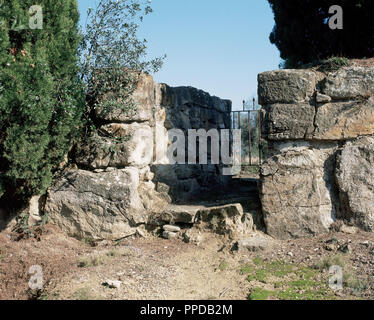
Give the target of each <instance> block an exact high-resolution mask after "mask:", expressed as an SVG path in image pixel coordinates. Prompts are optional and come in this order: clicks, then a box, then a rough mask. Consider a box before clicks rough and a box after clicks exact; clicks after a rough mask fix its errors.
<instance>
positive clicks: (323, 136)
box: [312, 97, 374, 140]
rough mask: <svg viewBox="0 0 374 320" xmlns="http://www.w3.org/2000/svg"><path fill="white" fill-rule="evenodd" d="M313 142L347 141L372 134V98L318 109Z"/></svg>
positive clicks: (373, 117) (373, 128)
mask: <svg viewBox="0 0 374 320" xmlns="http://www.w3.org/2000/svg"><path fill="white" fill-rule="evenodd" d="M315 126H316V130H315V132H314V133H313V136H312V139H314V140H348V139H354V138H357V137H359V136H362V135H371V134H374V98H373V97H371V98H369V99H367V100H364V101H350V102H337V103H328V104H325V105H323V106H321V107H318V111H317V114H316V118H315Z"/></svg>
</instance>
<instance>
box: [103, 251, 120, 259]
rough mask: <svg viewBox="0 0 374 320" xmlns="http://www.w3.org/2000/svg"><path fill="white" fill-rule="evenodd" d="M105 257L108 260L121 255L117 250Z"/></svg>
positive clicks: (109, 252)
mask: <svg viewBox="0 0 374 320" xmlns="http://www.w3.org/2000/svg"><path fill="white" fill-rule="evenodd" d="M106 255H107V256H108V257H110V258H116V257H119V256H120V255H121V253H120V252H119V251H118V250H110V251H108V252H107V253H106Z"/></svg>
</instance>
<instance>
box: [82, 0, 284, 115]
mask: <svg viewBox="0 0 374 320" xmlns="http://www.w3.org/2000/svg"><path fill="white" fill-rule="evenodd" d="M78 2H79V10H80V12H81V20H82V21H84V19H85V12H86V10H87V8H88V7H89V6H91V7H94V6H95V0H78ZM151 6H152V8H153V10H154V12H153V13H152V14H150V15H148V16H147V17H146V18H145V19H144V22H143V23H142V25H141V27H140V30H139V37H140V38H145V39H147V41H148V53H149V55H150V57H156V56H161V55H163V54H166V55H167V58H166V60H165V64H164V66H163V68H162V70H160V71H159V72H158V73H157V74H155V75H154V78H155V80H156V81H157V82H163V83H167V84H168V85H170V86H193V87H196V88H199V89H202V90H204V91H207V92H209V93H210V94H212V95H216V96H218V97H220V98H225V99H230V100H232V101H233V107H234V109H237V108H238V107H239V108H240V106H241V104H242V100H243V99H248V98H250V97H252V96H253V95H256V93H257V74H258V73H260V72H263V71H268V70H274V69H278V65H279V62H280V57H279V52H278V50H277V48H276V47H275V46H274V45H272V44H271V43H270V41H269V34H270V32H271V30H272V28H273V26H274V18H273V13H272V11H271V9H270V6H269V4H268V2H267V0H231V1H228V0H152V4H151Z"/></svg>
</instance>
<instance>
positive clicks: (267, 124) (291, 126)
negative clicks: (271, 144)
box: [262, 103, 315, 140]
mask: <svg viewBox="0 0 374 320" xmlns="http://www.w3.org/2000/svg"><path fill="white" fill-rule="evenodd" d="M265 111H266V113H265V117H264V123H263V129H262V130H263V133H264V134H265V136H266V137H267V139H269V140H297V139H305V137H306V136H308V135H311V134H313V131H314V124H313V123H314V116H315V107H313V106H311V105H309V104H304V103H300V104H272V105H267V106H266V107H265Z"/></svg>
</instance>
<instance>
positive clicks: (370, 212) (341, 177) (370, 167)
mask: <svg viewBox="0 0 374 320" xmlns="http://www.w3.org/2000/svg"><path fill="white" fill-rule="evenodd" d="M336 181H337V184H338V186H339V191H340V200H341V204H342V206H341V210H342V218H344V219H346V220H348V221H349V222H351V223H354V224H356V225H357V226H358V227H360V228H362V229H363V230H365V231H374V137H363V138H359V139H357V140H356V141H352V142H348V143H347V144H346V146H345V147H344V148H343V150H342V151H341V153H340V154H339V155H338V157H337V167H336Z"/></svg>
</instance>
